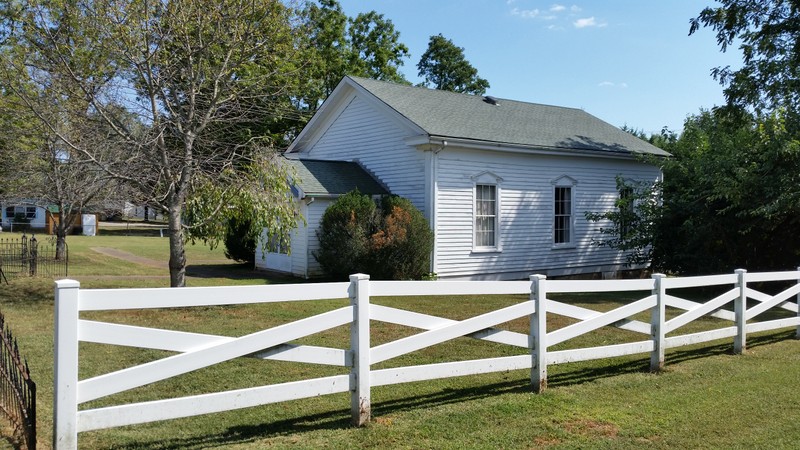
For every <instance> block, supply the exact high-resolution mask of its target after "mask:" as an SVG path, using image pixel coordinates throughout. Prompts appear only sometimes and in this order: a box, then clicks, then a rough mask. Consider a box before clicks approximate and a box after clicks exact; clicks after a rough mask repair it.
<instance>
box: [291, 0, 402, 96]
mask: <svg viewBox="0 0 800 450" xmlns="http://www.w3.org/2000/svg"><path fill="white" fill-rule="evenodd" d="M303 16H304V17H305V21H306V27H307V28H306V29H307V33H308V37H309V47H308V49H309V57H308V70H307V73H308V74H309V75H310V77H309V85H308V86H306V87H305V88H304V89H303V92H301V93H300V95H301V96H302V98H303V103H304V104H305V106H306V107H308V108H310V110H311V112H313V111H315V110H316V108H317V107H318V106H319V105H320V104H321V103H322V101H323V100H325V98H327V96H328V95H330V93H331V92H332V91H333V89H334V88H335V87H336V85H337V84H338V83H339V81H341V79H342V78H344V77H345V76H346V75H354V76H359V77H365V78H373V79H376V80H385V81H393V82H398V83H406V82H407V81H406V80H405V78H404V77H403V74H402V73H400V67H401V66H402V65H403V62H404V60H405V59H406V58H407V57H408V54H409V53H408V47H406V45H405V44H403V43H402V42H400V33H399V32H398V31H397V30H395V28H394V24H393V23H392V21H391V20H389V19H387V18H385V17H384V16H383V14H379V13H377V12H375V11H369V12H366V13H360V14H358V15H357V16H356V17H348V16H347V15H346V14H345V13H344V11H343V10H342V7H341V5H340V4H339V2H338V1H336V0H319V4H316V3H309V4H308V5H307V6H306V8H305V9H304V11H303Z"/></svg>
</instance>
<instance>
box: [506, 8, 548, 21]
mask: <svg viewBox="0 0 800 450" xmlns="http://www.w3.org/2000/svg"><path fill="white" fill-rule="evenodd" d="M539 14H541V11H539V10H538V9H519V8H514V9H512V10H511V15H512V16H520V17H522V18H523V19H535V18H536V17H538V16H539Z"/></svg>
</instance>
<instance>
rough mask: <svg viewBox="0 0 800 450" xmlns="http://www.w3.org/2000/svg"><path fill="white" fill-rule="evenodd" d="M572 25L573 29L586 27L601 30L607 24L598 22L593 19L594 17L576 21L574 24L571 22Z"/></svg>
mask: <svg viewBox="0 0 800 450" xmlns="http://www.w3.org/2000/svg"><path fill="white" fill-rule="evenodd" d="M572 25H574V26H575V28H587V27H598V28H602V27H604V26H606V25H607V24H606V23H605V22H598V21H597V19H595V18H594V16H592V17H586V18H583V19H578V20H576V21H575V22H573V23H572Z"/></svg>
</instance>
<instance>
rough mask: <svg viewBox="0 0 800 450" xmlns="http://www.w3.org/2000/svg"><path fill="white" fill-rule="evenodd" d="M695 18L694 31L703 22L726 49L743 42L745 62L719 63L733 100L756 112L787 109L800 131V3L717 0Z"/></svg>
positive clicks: (719, 77)
mask: <svg viewBox="0 0 800 450" xmlns="http://www.w3.org/2000/svg"><path fill="white" fill-rule="evenodd" d="M718 3H720V4H721V5H720V6H717V7H707V8H705V9H703V10H702V11H701V12H700V14H699V15H698V17H696V18H693V19H692V20H691V26H690V29H689V34H692V33H694V32H695V31H697V30H698V29H699V28H700V27H701V26H706V27H711V28H712V29H713V30H714V31H716V33H717V43H718V44H719V46H720V48H721V50H722V51H726V50H727V49H728V47H729V46H730V45H733V44H735V43H739V44H740V48H741V50H742V57H743V60H742V63H743V65H742V67H741V68H740V69H737V70H733V69H731V68H730V67H717V68H715V69H714V70H713V72H712V73H713V75H714V77H715V78H716V79H717V80H719V81H720V82H721V83H722V84H723V85H724V86H725V97H726V99H727V101H728V103H729V104H730V105H733V106H740V107H750V108H753V110H754V111H755V112H756V113H759V114H760V113H763V112H770V111H776V110H782V111H783V113H782V114H784V115H785V119H786V121H787V125H788V126H789V127H790V130H792V132H797V131H798V127H800V125H798V122H800V71H798V70H797V68H798V67H800V45H798V42H800V5H798V3H797V1H796V0H718Z"/></svg>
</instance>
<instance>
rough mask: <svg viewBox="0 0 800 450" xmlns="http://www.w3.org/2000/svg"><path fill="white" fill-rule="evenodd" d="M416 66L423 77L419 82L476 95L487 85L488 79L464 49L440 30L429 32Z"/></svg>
mask: <svg viewBox="0 0 800 450" xmlns="http://www.w3.org/2000/svg"><path fill="white" fill-rule="evenodd" d="M417 69H418V70H419V76H421V77H423V79H424V81H423V82H422V83H420V85H421V86H428V87H433V88H435V89H442V90H445V91H452V92H463V93H467V94H478V95H483V94H484V93H485V92H486V89H488V88H489V82H488V81H487V80H486V79H484V78H481V77H479V76H478V69H476V68H475V67H473V66H472V64H470V63H469V61H467V59H466V58H465V57H464V49H463V48H461V47H458V46H457V45H455V44H454V43H453V41H451V40H450V39H447V38H445V37H444V36H442V35H441V34H438V35H436V36H431V38H430V41H428V49H427V50H425V53H423V54H422V57H421V58H420V60H419V63H418V64H417Z"/></svg>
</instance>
